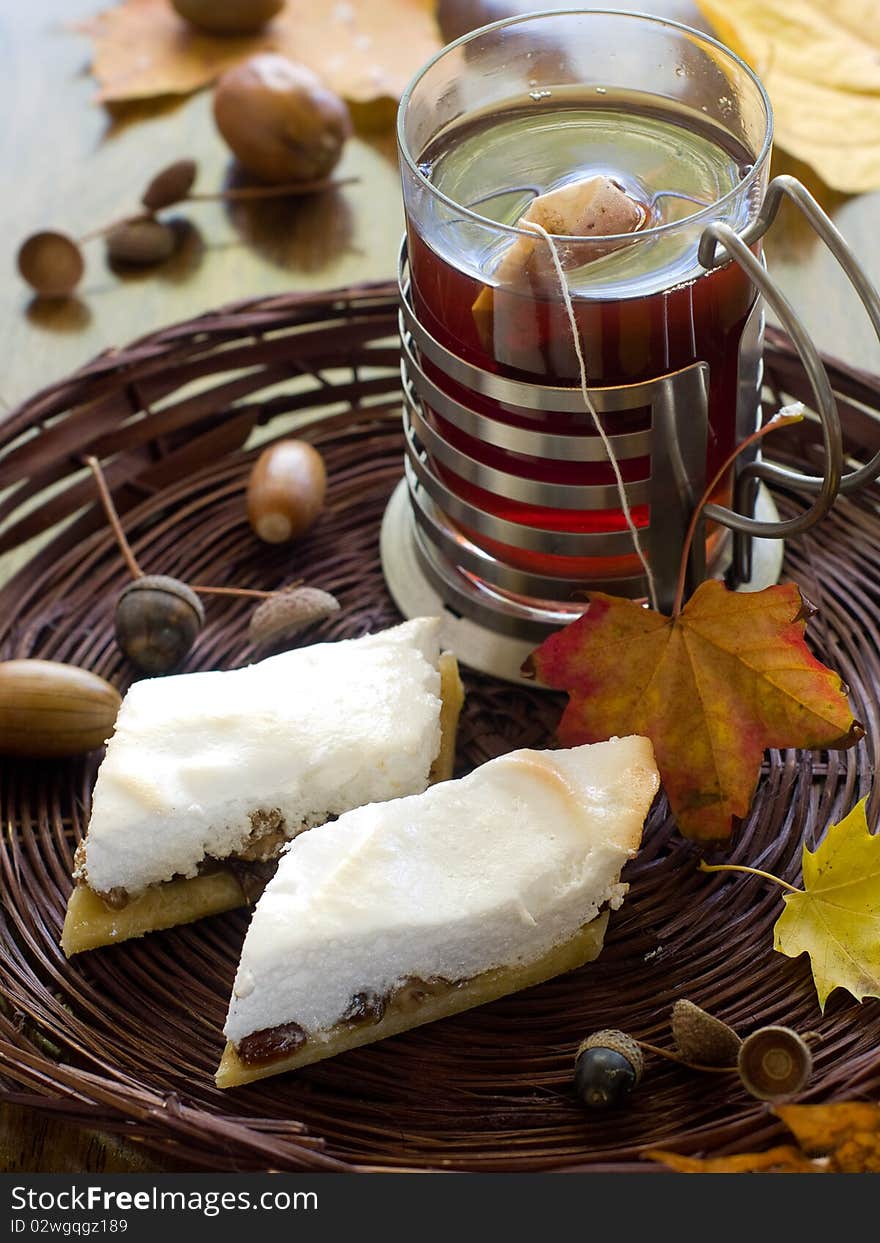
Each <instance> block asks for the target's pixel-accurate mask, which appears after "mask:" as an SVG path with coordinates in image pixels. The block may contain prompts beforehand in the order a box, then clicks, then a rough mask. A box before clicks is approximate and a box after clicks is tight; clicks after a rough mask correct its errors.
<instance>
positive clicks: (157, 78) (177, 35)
mask: <svg viewBox="0 0 880 1243" xmlns="http://www.w3.org/2000/svg"><path fill="white" fill-rule="evenodd" d="M78 29H80V30H82V31H83V32H84V33H86V34H88V35H91V37H92V39H93V41H94V45H95V54H94V59H93V63H92V72H93V73H94V75H95V77H96V79H97V80H98V83H99V85H100V91H99V93H98V98H99V99H100V100H102V101H103V102H105V103H109V102H113V101H119V100H125V99H144V98H149V97H152V96H154V95H187V94H189V93H190V92H191V91H196V90H199V89H200V88H201V87H203V86H206V85H207V84H208V83H209V82H212V81H214V79H215V78H217V77H219V76H220V74H221V73H223V72H224V71H225V70H226V69H228V68H230V67H231V66H232V65H234V64H237V63H238V62H239V61H240V60H243V59H244V57H246V56H251V55H253V54H254V53H256V52H263V51H272V52H279V53H281V55H283V56H287V57H289V58H290V59H291V60H294V61H297V62H299V63H300V64H303V65H307V66H308V67H309V68H310V69H312V70H313V71H314V72H315V73H317V74H318V75H319V76H320V77H321V78H323V80H324V81H325V82H326V84H327V85H328V86H329V87H331V88H332V89H333V90H334V91H336V92H337V94H339V95H342V96H343V97H344V98H346V99H348V100H350V101H354V102H355V103H366V102H369V101H372V100H376V99H382V98H391V99H399V98H400V96H401V94H402V92H403V89H404V87H405V86H406V83H407V82H408V81H409V79H410V77H411V76H412V75H413V73H415V71H416V70H417V69H418V67H419V65H421V64H422V63H423V62H424V61H426V60H428V59H429V57H431V56H433V55H434V53H435V52H436V51H437V50H438V49H439V48H440V46H441V38H440V33H439V31H438V29H437V24H436V21H435V19H434V5H433V3H432V0H349V2H348V3H339V4H327V5H324V4H316V3H315V0H287V3H286V4H285V6H284V9H283V10H282V12H281V13H280V14H279V15H278V17H277V18H276V19H275V20H274V21H273V22H271V23H270V24H269V25H268V26H267V27H266V29H265V30H264V31H261V32H260V33H259V34H256V35H249V36H247V37H230V36H228V35H224V36H213V35H208V34H204V33H201V32H199V31H197V30H194V29H193V27H192V26H190V25H189V24H188V23H187V22H185V21H184V20H183V19H182V18H181V17H179V16H178V15H177V13H175V12H174V10H173V9H172V7H171V5H170V4H169V3H168V0H124V2H123V3H122V4H119V5H117V6H115V7H114V8H110V9H107V10H105V11H104V12H103V13H99V14H98V15H97V16H96V17H93V18H91V19H90V20H89V21H86V22H84V23H81V24H80V25H79V27H78Z"/></svg>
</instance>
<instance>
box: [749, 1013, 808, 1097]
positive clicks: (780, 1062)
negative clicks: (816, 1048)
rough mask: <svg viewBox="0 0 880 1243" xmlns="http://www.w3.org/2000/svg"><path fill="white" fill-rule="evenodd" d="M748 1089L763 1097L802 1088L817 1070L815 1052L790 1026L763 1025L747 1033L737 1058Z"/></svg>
mask: <svg viewBox="0 0 880 1243" xmlns="http://www.w3.org/2000/svg"><path fill="white" fill-rule="evenodd" d="M737 1070H738V1071H739V1077H740V1079H741V1080H742V1082H743V1086H744V1087H745V1089H746V1091H748V1092H751V1094H752V1096H756V1097H757V1098H758V1100H761V1101H772V1100H778V1099H779V1098H780V1097H785V1096H793V1095H794V1094H795V1093H796V1092H799V1091H800V1090H801V1088H802V1087H803V1086H804V1084H805V1083H806V1082H807V1080H808V1079H809V1077H810V1074H811V1073H812V1070H813V1055H812V1054H811V1053H810V1050H809V1048H808V1046H807V1044H806V1042H805V1041H804V1040H803V1038H802V1037H801V1036H799V1035H798V1034H797V1032H795V1031H792V1030H791V1028H790V1027H772V1026H771V1027H761V1028H759V1029H758V1030H757V1031H755V1032H752V1034H751V1035H750V1036H746V1038H745V1040H744V1041H743V1042H742V1047H741V1048H740V1051H739V1057H738V1059H737Z"/></svg>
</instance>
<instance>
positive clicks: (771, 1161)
mask: <svg viewBox="0 0 880 1243" xmlns="http://www.w3.org/2000/svg"><path fill="white" fill-rule="evenodd" d="M773 1112H774V1113H775V1114H776V1116H777V1117H778V1118H780V1119H781V1120H782V1121H783V1122H784V1123H785V1125H786V1126H787V1127H788V1129H789V1130H790V1131H791V1132H792V1134H793V1135H794V1136H795V1138H796V1139H797V1142H798V1144H800V1148H796V1147H794V1145H791V1144H784V1145H780V1146H779V1147H776V1148H769V1149H767V1151H766V1152H744V1153H739V1154H737V1155H736V1156H734V1157H707V1158H701V1157H683V1156H680V1155H679V1154H678V1153H676V1152H666V1151H664V1150H663V1149H660V1148H655V1149H651V1150H650V1151H649V1152H646V1153H645V1154H644V1155H645V1156H646V1157H649V1158H650V1159H651V1160H652V1161H660V1162H662V1163H663V1164H664V1165H668V1166H669V1168H670V1169H673V1170H678V1171H679V1172H680V1173H683V1174H754V1173H759V1172H765V1173H777V1174H877V1173H880V1106H878V1105H874V1104H871V1103H869V1102H867V1101H841V1102H840V1103H838V1104H834V1105H779V1106H778V1107H777V1108H776V1109H774V1111H773ZM817 1157H818V1158H819V1159H818V1160H816V1159H815V1158H817Z"/></svg>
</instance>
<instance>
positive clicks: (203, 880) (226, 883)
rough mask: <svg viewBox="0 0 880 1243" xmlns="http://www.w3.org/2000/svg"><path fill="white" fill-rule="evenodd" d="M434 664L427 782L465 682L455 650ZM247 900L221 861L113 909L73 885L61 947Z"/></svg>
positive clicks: (451, 733) (450, 751)
mask: <svg viewBox="0 0 880 1243" xmlns="http://www.w3.org/2000/svg"><path fill="white" fill-rule="evenodd" d="M438 669H439V671H440V750H439V751H438V753H437V756H436V758H435V759H434V762H433V764H432V765H431V773H430V782H431V784H432V785H433V784H435V783H436V782H439V781H447V780H449V778H450V777H451V776H452V772H453V768H454V766H455V739H456V732H457V729H458V718H459V716H460V714H461V708H462V705H463V703H464V687H463V686H462V682H461V677H460V676H459V671H458V661H457V660H456V658H455V656H454V655H453V654H452V653H451V652H443V653H442V655H441V656H440V660H439V663H438ZM247 904H248V897H247V895H246V893H245V890H244V888H243V887H242V885H241V883H240V881H239V880H238V878H237V876H236V875H235V872H234V870H233V868H231V867H224V866H223V864H222V863H221V864H219V865H218V866H217V868H216V869H212V871H211V872H210V873H206V874H205V875H202V876H193V877H179V878H176V879H174V880H170V881H166V882H165V883H164V884H162V885H154V886H151V887H150V888H149V889H147V890H146V891H145V892H144V893H142V894H140V895H139V896H138V897H136V898H133V899H131V901H129V902H128V903H126V905H125V906H123V907H120V908H118V909H117V908H114V907H111V906H109V905H108V904H107V903H106V902H104V900H103V899H102V898H101V897H99V895H98V894H97V893H95V892H94V890H93V889H91V888H89V886H88V885H75V886H74V888H73V891H72V892H71V894H70V898H69V900H68V903H67V913H66V915H65V917H64V928H63V930H62V933H61V948H62V949H63V951H64V953H65V954H66V956H67V957H68V958H71V957H72V956H73V955H74V954H79V953H82V952H83V951H84V950H91V949H98V948H100V947H101V946H104V945H115V944H117V943H118V942H120V941H127V940H130V939H132V938H133V937H142V936H144V935H145V934H146V933H148V932H159V931H160V930H161V929H163V928H174V927H177V926H178V925H180V924H189V923H193V922H194V921H195V920H198V919H205V918H207V917H208V916H209V915H219V914H220V913H221V912H223V911H230V910H233V909H234V908H235V907H238V906H246V905H247Z"/></svg>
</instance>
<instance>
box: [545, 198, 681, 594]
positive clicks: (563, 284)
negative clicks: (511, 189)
mask: <svg viewBox="0 0 880 1243" xmlns="http://www.w3.org/2000/svg"><path fill="white" fill-rule="evenodd" d="M522 227H523V228H525V229H529V230H531V231H533V232H535V233H539V234H540V235H541V237H543V239H544V241H545V242H546V243H547V245H548V246H549V247H550V256H551V258H552V260H553V266H554V268H555V269H556V275H557V277H558V278H559V288H560V290H561V291H562V301H563V302H564V303H565V313H566V315H567V316H568V322H569V325H570V327H571V337H572V341H573V342H574V352H575V354H576V355H577V363H578V370H579V371H580V380H581V393H582V394H583V398H584V405H585V406H586V407H587V410H588V412H589V414H590V417H591V418H592V420H593V425H594V427H595V428H596V431H597V433H598V435H599V438H600V439H601V441H602V444H603V446H604V447H605V452H606V453H607V454H608V461H609V462H610V463H611V469H612V470H613V471H614V480H615V483H616V484H617V495H618V497H619V498H620V508H621V509H622V510H623V514H624V517H625V518H626V525H627V526H628V527H629V530H630V534H631V535H632V541H633V547H634V548H635V551H636V555H637V556H638V558H639V561H641V563H642V569H643V570H644V571H645V579H646V580H647V583H648V599H649V601H650V604H651V608H652V609H656V608H657V588H656V585H655V583H654V575H653V573H652V572H651V567H650V565H649V564H648V558H647V556H646V555H645V551H644V549H643V548H642V541H641V538H640V536H639V528H638V527H637V526H636V524H635V520H634V518H633V516H632V511H631V510H630V507H629V500H628V498H627V495H626V487H625V485H624V482H623V475H622V474H621V473H620V466H619V464H618V461H617V457H616V455H615V452H614V449H613V448H612V445H611V439H610V437H609V436H608V433H607V432H606V431H605V428H604V427H603V426H602V421H601V419H600V418H599V412H598V410H597V409H596V407H595V405H594V403H593V399H592V397H591V396H590V390H589V387H588V385H587V365H586V363H585V362H584V355H583V350H582V349H581V339H580V334H579V333H578V327H577V321H576V319H575V317H574V306H573V305H572V301H571V293H570V291H569V288H568V281H567V280H566V279H565V271H564V269H563V267H562V260H561V259H560V258H559V251H558V250H557V249H556V243H555V242H554V241H553V238H552V236H551V234H549V233H548V232H547V230H546V229H545V228H544V226H543V225H542V224H538V223H537V221H534V220H529V221H523V222H522Z"/></svg>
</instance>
